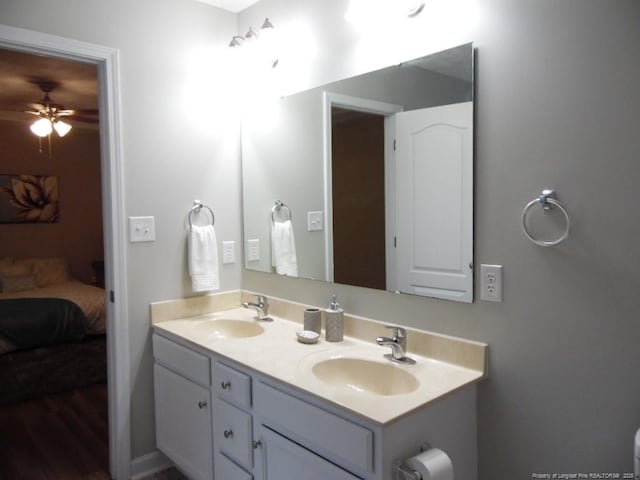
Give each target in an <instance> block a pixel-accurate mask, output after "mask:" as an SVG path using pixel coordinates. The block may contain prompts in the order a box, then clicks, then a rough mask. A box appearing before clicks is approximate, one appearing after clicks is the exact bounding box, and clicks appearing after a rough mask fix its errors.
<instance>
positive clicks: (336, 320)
mask: <svg viewBox="0 0 640 480" xmlns="http://www.w3.org/2000/svg"><path fill="white" fill-rule="evenodd" d="M343 314H344V311H343V310H342V308H340V304H339V303H338V298H337V297H336V296H335V295H332V296H331V305H329V308H328V309H327V321H326V322H327V323H326V328H325V337H326V339H327V342H341V341H342V338H343V331H344V319H343Z"/></svg>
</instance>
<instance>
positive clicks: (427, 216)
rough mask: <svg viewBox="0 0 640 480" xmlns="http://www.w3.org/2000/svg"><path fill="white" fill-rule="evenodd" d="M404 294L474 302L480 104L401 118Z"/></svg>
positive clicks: (400, 228) (399, 178)
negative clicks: (475, 180)
mask: <svg viewBox="0 0 640 480" xmlns="http://www.w3.org/2000/svg"><path fill="white" fill-rule="evenodd" d="M396 182H397V183H396V226H397V243H396V245H397V249H396V255H397V268H398V270H397V274H398V290H400V291H401V292H405V293H412V294H417V295H427V296H430V297H437V298H446V299H449V300H457V301H463V302H472V301H473V270H472V264H473V104H472V102H465V103H458V104H454V105H445V106H442V107H433V108H425V109H421V110H413V111H408V112H401V113H398V114H396Z"/></svg>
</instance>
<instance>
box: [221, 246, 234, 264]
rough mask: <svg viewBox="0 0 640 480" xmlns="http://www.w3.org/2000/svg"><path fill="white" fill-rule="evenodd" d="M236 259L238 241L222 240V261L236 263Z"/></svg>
mask: <svg viewBox="0 0 640 480" xmlns="http://www.w3.org/2000/svg"><path fill="white" fill-rule="evenodd" d="M235 261H236V242H233V241H229V242H222V263H234V262H235Z"/></svg>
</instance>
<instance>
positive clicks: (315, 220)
mask: <svg viewBox="0 0 640 480" xmlns="http://www.w3.org/2000/svg"><path fill="white" fill-rule="evenodd" d="M323 229H324V222H323V215H322V212H321V211H320V212H307V230H308V231H309V232H316V231H319V230H323Z"/></svg>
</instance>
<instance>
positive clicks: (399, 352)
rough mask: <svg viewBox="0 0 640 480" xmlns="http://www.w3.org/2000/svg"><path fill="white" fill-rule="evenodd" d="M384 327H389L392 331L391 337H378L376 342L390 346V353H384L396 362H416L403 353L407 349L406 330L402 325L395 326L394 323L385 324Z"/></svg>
mask: <svg viewBox="0 0 640 480" xmlns="http://www.w3.org/2000/svg"><path fill="white" fill-rule="evenodd" d="M385 328H390V329H391V330H392V331H393V337H392V338H389V337H378V338H376V343H377V344H378V345H382V346H384V345H387V346H389V347H391V353H387V354H385V355H384V357H385V358H388V359H389V360H391V361H392V362H398V363H410V364H413V363H416V361H415V360H414V359H412V358H409V357H407V356H406V355H405V353H406V351H407V331H406V330H405V329H404V328H402V327H396V326H394V325H385Z"/></svg>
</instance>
